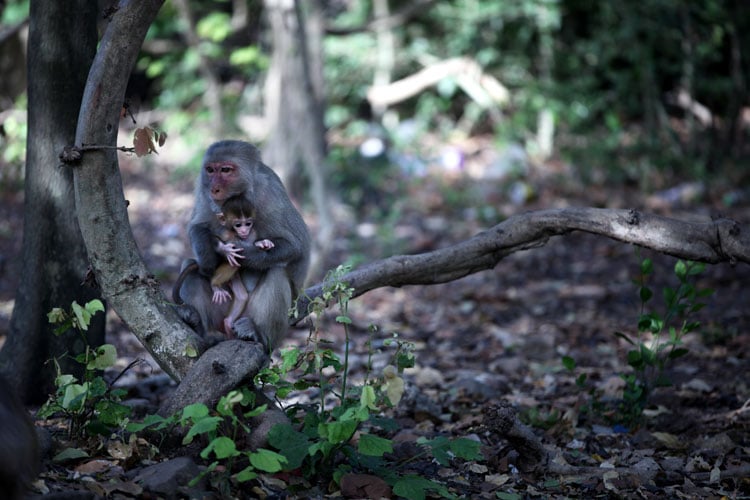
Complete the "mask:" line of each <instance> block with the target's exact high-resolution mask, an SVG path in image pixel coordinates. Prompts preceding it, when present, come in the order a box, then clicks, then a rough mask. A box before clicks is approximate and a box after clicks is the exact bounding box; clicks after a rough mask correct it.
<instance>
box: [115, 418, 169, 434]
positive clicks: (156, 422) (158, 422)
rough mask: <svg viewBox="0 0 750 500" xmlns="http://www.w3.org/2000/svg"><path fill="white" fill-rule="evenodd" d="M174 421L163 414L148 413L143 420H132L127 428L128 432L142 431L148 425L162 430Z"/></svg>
mask: <svg viewBox="0 0 750 500" xmlns="http://www.w3.org/2000/svg"><path fill="white" fill-rule="evenodd" d="M172 421H173V419H172V418H165V417H162V416H161V415H147V416H146V418H144V419H143V422H130V423H129V424H128V425H127V427H126V428H125V429H126V430H127V431H128V432H140V431H142V430H143V429H146V428H148V427H154V428H155V429H156V430H160V429H162V428H163V427H164V426H165V425H166V424H170V423H171V422H172Z"/></svg>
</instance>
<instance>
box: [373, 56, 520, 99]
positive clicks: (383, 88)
mask: <svg viewBox="0 0 750 500" xmlns="http://www.w3.org/2000/svg"><path fill="white" fill-rule="evenodd" d="M445 78H456V80H457V82H458V84H459V85H460V86H461V88H462V89H463V90H464V92H466V93H467V94H468V95H469V96H470V97H471V98H472V99H473V100H474V101H476V102H477V103H478V104H479V105H481V106H482V107H483V108H487V107H490V106H491V105H492V104H493V103H497V104H504V103H506V102H508V99H509V98H510V92H509V91H508V89H507V88H506V87H505V86H504V85H503V84H501V83H500V82H499V81H497V79H495V78H494V77H493V76H491V75H488V74H486V73H485V72H484V71H482V68H481V66H479V64H478V63H477V62H476V61H474V60H472V59H469V58H466V57H457V58H453V59H447V60H445V61H440V62H437V63H435V64H432V65H430V66H427V67H426V68H424V69H422V70H420V71H418V72H417V73H414V74H413V75H409V76H407V77H406V78H403V79H401V80H398V81H395V82H392V83H389V84H388V85H378V86H375V87H370V89H369V90H368V91H367V100H368V101H370V104H371V105H372V106H373V107H388V106H391V105H393V104H396V103H398V102H401V101H405V100H406V99H408V98H410V97H413V96H415V95H417V94H418V93H420V92H422V91H423V90H424V89H426V88H427V87H431V86H433V85H436V84H437V83H439V82H440V81H441V80H443V79H445Z"/></svg>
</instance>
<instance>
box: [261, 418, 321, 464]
mask: <svg viewBox="0 0 750 500" xmlns="http://www.w3.org/2000/svg"><path fill="white" fill-rule="evenodd" d="M268 443H269V444H270V445H271V446H273V447H274V448H276V449H277V450H279V451H280V452H281V453H282V454H283V455H284V456H285V457H286V459H287V466H288V467H289V470H294V469H298V468H299V467H301V466H302V462H303V461H304V459H305V458H306V457H307V451H308V448H309V447H310V443H312V440H310V438H308V437H307V436H306V435H305V434H303V433H301V432H299V431H297V430H295V429H294V428H293V427H292V426H291V425H289V424H276V425H274V426H273V427H272V428H271V430H270V431H269V432H268Z"/></svg>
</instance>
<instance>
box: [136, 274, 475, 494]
mask: <svg viewBox="0 0 750 500" xmlns="http://www.w3.org/2000/svg"><path fill="white" fill-rule="evenodd" d="M347 270H348V269H347V268H346V267H344V266H340V267H339V268H337V269H336V270H335V271H333V272H332V273H330V274H329V275H328V276H327V277H326V280H325V283H326V285H325V288H324V290H323V293H322V294H321V296H320V297H318V298H316V299H315V300H313V301H312V302H311V305H310V310H309V311H308V312H310V313H311V315H312V316H313V317H314V318H319V317H320V316H322V315H323V313H324V311H325V310H326V308H327V306H328V304H331V303H335V304H336V305H337V306H338V311H337V313H338V314H337V316H336V322H337V323H338V324H340V325H342V327H343V329H344V332H345V337H346V345H345V346H344V354H343V360H342V359H340V358H339V356H338V355H337V354H336V353H335V352H334V351H333V350H332V349H331V348H330V343H329V342H327V341H326V340H324V339H322V338H321V331H320V322H319V321H317V320H316V321H313V325H312V328H311V331H310V336H309V338H308V343H307V346H306V347H305V348H299V347H291V348H287V349H282V350H281V359H280V361H279V362H278V363H275V364H273V365H271V366H270V367H268V368H265V369H263V370H261V371H260V373H258V375H257V376H256V378H255V385H256V386H259V387H260V386H262V387H264V389H273V390H274V391H275V397H276V399H277V401H278V402H279V404H280V405H281V406H282V407H283V406H284V400H285V399H286V398H287V397H288V396H289V395H290V393H292V392H294V391H305V390H312V391H315V392H317V394H316V398H315V401H314V402H312V403H307V404H294V405H289V406H288V407H287V408H286V410H285V411H286V414H287V416H288V417H289V419H290V423H289V424H277V425H275V426H274V427H273V428H272V429H271V430H270V432H269V433H268V435H267V438H268V443H269V448H272V449H258V450H252V451H249V450H246V449H244V448H243V442H244V440H243V436H245V435H247V434H249V433H250V429H249V428H248V427H247V424H246V423H245V422H247V421H248V419H250V418H252V417H255V416H258V415H260V414H261V413H262V412H264V411H265V410H266V406H265V405H263V406H260V407H257V408H256V407H255V406H254V404H255V396H254V392H252V391H250V390H248V389H247V388H243V389H241V390H234V391H231V392H230V393H229V394H228V395H227V396H225V397H224V398H222V399H221V400H220V401H219V403H218V404H217V406H216V409H215V410H210V409H209V408H208V407H206V406H205V405H203V404H200V403H199V404H193V405H190V406H188V407H186V408H185V409H184V410H183V411H182V412H179V413H177V414H175V415H171V416H169V417H161V416H159V415H151V416H149V417H147V418H146V419H145V420H144V421H143V422H142V423H132V424H130V425H129V426H128V428H127V429H128V430H129V431H132V432H139V431H141V430H143V429H146V428H150V429H151V430H154V431H157V432H161V431H165V430H169V429H171V428H173V427H175V426H182V427H186V428H188V429H189V431H188V433H187V435H186V436H185V438H184V440H183V444H189V443H191V442H192V441H193V440H194V439H195V438H196V437H198V436H202V437H203V438H204V439H205V440H206V446H205V447H204V448H203V451H202V452H201V457H203V458H204V459H206V460H211V463H210V464H209V466H208V468H207V469H206V470H205V471H204V472H203V473H202V474H201V476H199V478H200V477H203V476H205V475H206V474H208V475H209V477H210V479H211V480H212V481H213V483H214V485H215V486H216V487H217V488H219V489H220V490H221V491H222V492H223V493H227V495H229V494H230V493H231V491H230V490H229V487H230V486H231V485H232V484H236V483H243V482H245V481H250V480H252V479H255V478H256V477H257V476H258V474H261V473H277V472H281V471H293V472H294V474H295V475H299V476H301V477H303V478H304V479H305V480H307V481H308V482H310V483H319V484H323V485H328V483H331V482H333V483H339V482H340V480H341V478H342V477H343V476H344V475H345V474H347V473H350V472H355V471H357V472H361V471H367V472H370V473H372V474H376V475H378V476H379V477H381V478H383V479H384V480H385V481H387V482H388V483H390V484H391V485H392V487H393V491H394V492H395V493H396V494H398V495H400V496H402V497H405V498H409V499H419V498H425V496H426V494H427V492H433V493H437V494H439V495H442V496H444V497H449V498H450V497H451V494H450V492H449V491H448V489H447V488H446V487H444V486H443V485H441V484H439V483H437V482H434V481H431V480H429V479H426V478H423V477H419V476H416V475H413V474H408V473H401V472H400V470H403V467H404V466H406V465H408V463H409V462H411V461H413V460H415V459H418V458H419V456H417V457H411V458H410V459H409V460H406V461H405V462H404V463H397V462H395V461H394V460H389V459H388V458H387V454H389V453H392V452H393V448H394V446H393V442H392V441H391V439H388V438H387V437H384V436H385V435H387V433H389V432H393V431H395V430H397V429H398V426H397V424H396V423H395V422H394V421H393V420H391V419H389V418H386V417H384V416H382V413H383V411H384V410H387V409H388V408H392V407H393V406H395V405H397V404H398V403H399V401H400V399H401V396H402V394H403V392H404V381H403V379H402V378H401V373H402V372H403V370H404V369H405V368H407V367H411V366H414V352H413V350H414V346H413V344H411V343H410V342H406V341H403V340H400V339H398V337H397V336H395V335H394V336H393V338H391V339H387V340H386V341H384V342H383V345H385V346H387V347H393V348H395V353H394V355H393V357H392V359H393V361H392V364H391V365H388V366H386V367H384V368H383V370H382V372H381V373H380V374H379V375H378V376H373V374H372V366H371V360H372V354H373V353H372V350H370V352H369V360H370V362H368V367H367V368H368V369H367V374H366V377H365V381H364V383H363V384H362V385H361V386H353V385H352V384H351V382H350V380H349V377H348V370H349V347H350V346H349V343H350V331H349V328H350V325H351V324H352V321H351V318H349V316H348V302H349V300H350V298H351V297H352V293H353V290H352V289H351V288H350V287H349V286H348V285H346V284H345V283H343V282H342V281H341V276H342V275H343V274H344V273H346V272H347ZM376 332H377V329H376V328H374V327H371V328H370V335H371V338H370V341H369V342H368V345H370V346H371V345H372V344H373V338H372V337H373V336H374V334H375V333H376ZM293 374H294V375H296V377H294V378H295V379H294V380H291V379H292V378H293V377H291V375H293ZM417 444H418V445H419V446H420V447H421V449H422V454H421V455H424V456H427V455H430V456H431V457H432V458H434V459H435V460H436V461H437V462H438V463H440V464H442V465H444V466H447V465H449V463H450V461H451V460H452V459H454V458H460V459H466V460H476V459H479V458H481V453H480V451H479V447H480V444H479V443H478V442H476V441H472V440H469V439H453V440H450V439H448V438H445V437H438V438H435V439H432V440H426V439H421V440H419V441H417ZM199 478H196V479H195V480H196V481H197V480H198V479H199Z"/></svg>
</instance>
